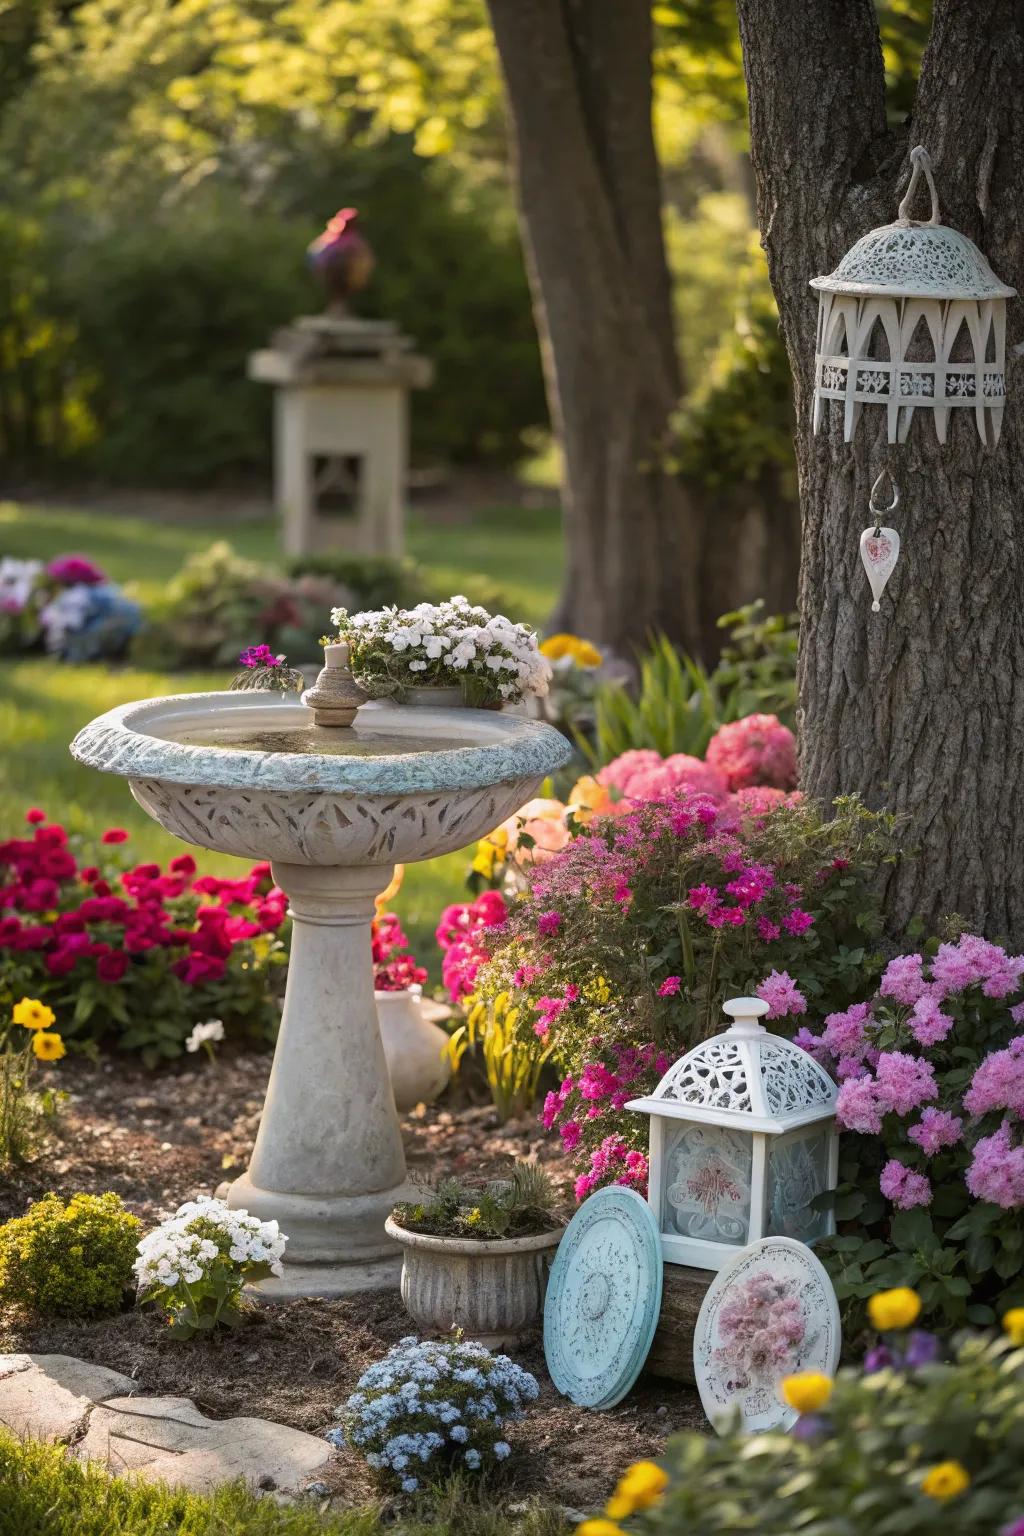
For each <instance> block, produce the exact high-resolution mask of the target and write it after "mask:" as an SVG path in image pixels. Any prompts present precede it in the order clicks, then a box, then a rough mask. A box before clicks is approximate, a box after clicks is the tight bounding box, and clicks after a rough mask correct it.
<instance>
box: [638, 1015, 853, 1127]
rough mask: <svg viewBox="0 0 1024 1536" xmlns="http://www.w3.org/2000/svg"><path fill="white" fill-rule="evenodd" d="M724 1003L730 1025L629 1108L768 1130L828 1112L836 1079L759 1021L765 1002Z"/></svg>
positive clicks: (832, 1107)
mask: <svg viewBox="0 0 1024 1536" xmlns="http://www.w3.org/2000/svg"><path fill="white" fill-rule="evenodd" d="M724 1008H725V1012H726V1013H728V1014H729V1015H731V1017H732V1019H733V1023H732V1024H731V1025H730V1026H729V1028H728V1029H726V1030H724V1031H723V1032H722V1033H721V1034H718V1035H712V1037H711V1038H710V1039H709V1040H702V1041H701V1043H700V1045H695V1046H694V1048H693V1050H692V1051H687V1053H686V1055H685V1056H683V1057H681V1058H680V1059H679V1061H677V1062H675V1063H673V1065H672V1066H671V1067H669V1069H668V1071H667V1072H666V1073H665V1075H664V1077H663V1078H662V1079H661V1082H660V1083H659V1084H658V1086H657V1087H656V1088H655V1089H654V1091H653V1092H652V1093H651V1094H649V1095H648V1096H647V1097H645V1098H642V1099H634V1100H632V1102H631V1103H629V1104H627V1105H626V1108H627V1109H635V1110H639V1111H641V1112H642V1113H645V1114H649V1115H667V1116H668V1117H669V1118H671V1119H676V1120H693V1121H698V1122H703V1123H705V1124H712V1125H728V1126H734V1127H736V1128H737V1129H743V1130H748V1131H761V1132H767V1133H769V1134H778V1133H781V1132H783V1131H790V1130H793V1129H795V1128H796V1127H797V1126H801V1125H806V1124H808V1123H809V1122H811V1121H814V1120H826V1119H830V1118H831V1117H832V1115H833V1114H834V1112H835V1102H836V1096H837V1093H838V1089H837V1087H836V1085H835V1083H834V1082H833V1081H832V1079H831V1078H830V1077H829V1075H828V1073H827V1072H826V1071H825V1069H824V1067H821V1066H819V1065H818V1063H817V1062H816V1061H815V1060H814V1058H813V1056H809V1055H808V1054H807V1052H806V1051H804V1050H802V1049H801V1048H800V1046H798V1045H794V1044H793V1042H792V1040H786V1039H785V1038H784V1037H783V1036H781V1035H772V1034H769V1033H768V1031H767V1030H766V1029H765V1027H764V1025H763V1024H761V1023H759V1022H758V1021H759V1018H760V1017H761V1016H762V1015H763V1014H765V1013H767V1012H768V1004H767V1003H765V1002H762V1001H761V999H760V998H758V997H736V998H733V999H732V1001H731V1002H728V1003H725V1004H724Z"/></svg>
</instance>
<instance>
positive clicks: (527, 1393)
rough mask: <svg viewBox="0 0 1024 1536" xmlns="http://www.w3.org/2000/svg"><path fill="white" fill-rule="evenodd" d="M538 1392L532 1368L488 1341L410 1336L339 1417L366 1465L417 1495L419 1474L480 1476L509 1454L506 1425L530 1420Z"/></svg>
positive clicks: (372, 1371)
mask: <svg viewBox="0 0 1024 1536" xmlns="http://www.w3.org/2000/svg"><path fill="white" fill-rule="evenodd" d="M538 1390H539V1389H538V1386H537V1382H536V1378H535V1377H533V1376H531V1375H530V1373H529V1371H524V1370H523V1369H522V1367H521V1366H518V1365H516V1364H515V1362H514V1361H512V1360H510V1359H509V1357H508V1356H507V1355H492V1354H491V1352H490V1350H488V1349H485V1348H484V1346H483V1345H482V1344H464V1343H448V1342H434V1341H431V1340H426V1341H424V1342H423V1343H420V1341H419V1339H417V1338H416V1336H415V1334H410V1335H409V1337H408V1338H404V1339H400V1340H399V1342H398V1343H397V1344H396V1345H395V1347H394V1349H392V1350H389V1352H388V1353H387V1355H385V1357H384V1359H383V1360H380V1361H378V1363H377V1364H376V1365H371V1366H370V1368H369V1370H368V1371H365V1372H364V1373H363V1375H362V1376H361V1377H360V1379H359V1385H358V1387H357V1389H356V1391H355V1392H353V1394H352V1396H351V1397H350V1398H349V1400H348V1402H347V1403H346V1404H345V1407H344V1409H343V1410H341V1411H340V1416H341V1417H342V1418H343V1419H344V1421H345V1430H346V1433H347V1438H348V1440H349V1442H350V1444H351V1445H353V1446H355V1447H356V1448H357V1449H358V1450H360V1451H361V1452H362V1453H363V1455H364V1456H365V1457H366V1461H367V1465H368V1466H371V1467H373V1468H374V1469H375V1470H376V1471H378V1472H382V1473H385V1474H389V1475H390V1476H391V1477H392V1478H393V1479H394V1480H395V1481H396V1482H398V1483H399V1484H400V1486H401V1488H402V1490H403V1492H405V1493H415V1492H416V1490H417V1489H418V1487H419V1485H420V1478H419V1476H417V1474H420V1475H426V1474H428V1473H429V1474H430V1475H432V1476H436V1475H437V1473H438V1472H439V1471H441V1470H444V1469H447V1468H449V1467H452V1466H456V1465H461V1466H465V1467H468V1468H469V1470H470V1471H471V1472H475V1471H477V1470H479V1468H480V1467H481V1466H483V1465H484V1463H485V1462H492V1461H504V1460H505V1458H506V1457H507V1456H510V1455H511V1453H512V1447H511V1446H510V1445H509V1443H508V1441H507V1440H506V1439H505V1438H504V1434H503V1431H504V1427H505V1425H506V1424H512V1423H515V1421H516V1420H517V1419H521V1418H523V1417H524V1414H525V1412H526V1405H527V1403H531V1402H533V1401H534V1400H535V1399H536V1397H537V1393H538ZM336 1436H337V1432H336V1431H331V1439H332V1441H335V1440H336Z"/></svg>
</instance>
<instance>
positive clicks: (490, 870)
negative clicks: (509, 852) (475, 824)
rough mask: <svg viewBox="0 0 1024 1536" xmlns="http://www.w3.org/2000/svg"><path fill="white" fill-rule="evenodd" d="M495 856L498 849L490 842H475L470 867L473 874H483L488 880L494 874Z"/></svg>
mask: <svg viewBox="0 0 1024 1536" xmlns="http://www.w3.org/2000/svg"><path fill="white" fill-rule="evenodd" d="M497 857H498V850H497V848H495V847H494V846H493V845H492V844H491V843H488V842H482V843H477V846H476V853H475V855H474V857H473V862H472V864H471V865H470V869H471V870H472V871H473V873H474V875H483V877H484V879H485V880H489V879H490V878H491V876H492V875H493V874H494V864H495V860H496V859H497Z"/></svg>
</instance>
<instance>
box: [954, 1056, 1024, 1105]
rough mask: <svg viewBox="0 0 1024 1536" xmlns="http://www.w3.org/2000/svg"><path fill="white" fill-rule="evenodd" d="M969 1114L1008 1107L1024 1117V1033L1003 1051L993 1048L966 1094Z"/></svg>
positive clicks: (965, 1100) (965, 1101)
mask: <svg viewBox="0 0 1024 1536" xmlns="http://www.w3.org/2000/svg"><path fill="white" fill-rule="evenodd" d="M964 1108H965V1109H966V1111H967V1113H968V1114H969V1115H984V1114H987V1113H988V1111H989V1110H991V1109H1008V1110H1011V1111H1012V1112H1013V1114H1015V1115H1017V1116H1018V1117H1020V1118H1022V1119H1024V1035H1017V1036H1016V1037H1015V1039H1013V1040H1011V1041H1010V1043H1009V1045H1008V1046H1007V1047H1006V1049H1005V1050H1004V1051H990V1052H989V1054H988V1055H987V1056H986V1057H985V1060H984V1061H983V1062H982V1063H981V1065H980V1066H979V1068H978V1070H977V1071H976V1072H975V1074H974V1077H973V1078H972V1079H971V1086H970V1088H969V1089H968V1090H967V1092H966V1093H965V1094H964Z"/></svg>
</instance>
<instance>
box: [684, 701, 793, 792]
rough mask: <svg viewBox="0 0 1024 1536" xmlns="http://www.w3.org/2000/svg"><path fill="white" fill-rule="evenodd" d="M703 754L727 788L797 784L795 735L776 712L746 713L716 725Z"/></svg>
mask: <svg viewBox="0 0 1024 1536" xmlns="http://www.w3.org/2000/svg"><path fill="white" fill-rule="evenodd" d="M706 757H707V766H708V767H709V768H713V769H714V770H715V772H716V773H718V774H720V775H721V777H722V778H723V779H724V781H725V786H726V788H727V789H729V790H732V791H735V790H738V789H751V788H753V787H754V786H755V785H760V784H764V785H770V786H771V787H772V788H773V789H795V788H796V738H795V737H794V735H793V732H792V731H791V730H790V729H789V727H788V725H783V724H782V723H781V721H780V720H779V719H778V717H777V716H775V715H747V716H746V717H745V718H744V719H742V720H733V721H732V722H731V723H730V724H728V725H722V726H719V728H718V730H717V731H716V732H715V734H714V735H713V736H712V738H711V740H710V741H709V742H708V750H707V754H706Z"/></svg>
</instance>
